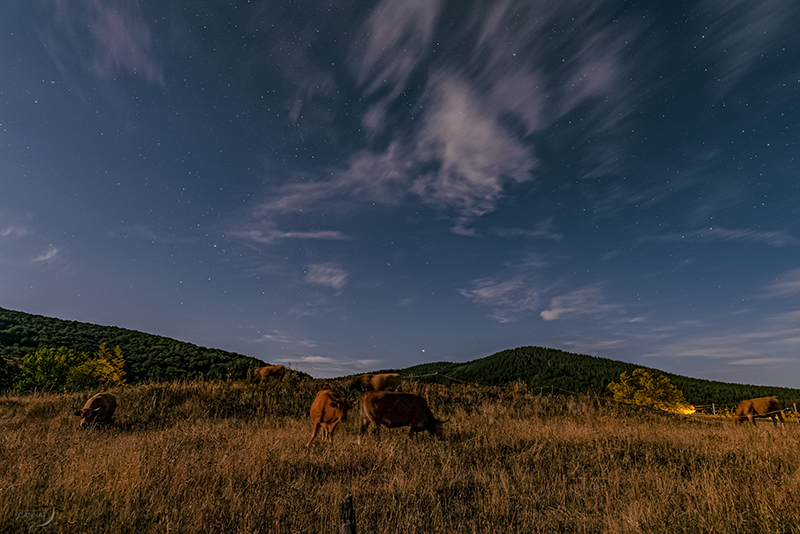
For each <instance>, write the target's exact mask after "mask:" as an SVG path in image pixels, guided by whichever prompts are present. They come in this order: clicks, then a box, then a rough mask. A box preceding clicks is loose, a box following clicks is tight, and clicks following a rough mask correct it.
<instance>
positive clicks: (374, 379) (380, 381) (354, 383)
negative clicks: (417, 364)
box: [347, 373, 400, 391]
mask: <svg viewBox="0 0 800 534" xmlns="http://www.w3.org/2000/svg"><path fill="white" fill-rule="evenodd" d="M347 387H348V389H357V390H359V391H389V390H393V391H398V390H399V389H400V375H399V374H398V373H383V374H365V375H359V376H356V377H353V378H352V379H351V380H350V381H349V382H348V383H347Z"/></svg>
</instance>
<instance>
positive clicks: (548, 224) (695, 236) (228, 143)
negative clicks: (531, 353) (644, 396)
mask: <svg viewBox="0 0 800 534" xmlns="http://www.w3.org/2000/svg"><path fill="white" fill-rule="evenodd" d="M799 27H800V3H798V2H796V1H795V0H770V1H769V2H752V1H749V0H725V1H719V0H700V1H687V2H669V3H665V2H650V1H647V2H645V1H626V2H621V1H602V2H600V1H597V2H585V1H576V0H567V1H563V2H551V1H538V0H531V1H518V0H517V1H511V0H501V1H492V2H468V1H462V0H458V1H443V0H382V1H374V2H363V1H359V2H351V1H347V0H344V1H342V0H337V1H335V2H334V1H330V2H325V1H314V2H291V3H290V2H274V1H258V0H252V1H245V0H239V1H237V2H233V3H230V4H229V3H225V2H220V1H213V2H211V1H198V0H193V1H191V2H189V1H184V0H175V1H172V2H156V1H150V0H48V1H43V0H42V1H34V0H32V1H30V2H4V3H2V4H0V49H1V50H2V54H0V73H2V76H0V185H1V186H2V187H1V188H0V306H2V307H6V308H11V309H15V310H21V311H25V312H29V313H37V314H42V315H47V316H54V317H60V318H64V319H73V320H79V321H88V322H92V323H98V324H105V325H116V326H121V327H125V328H132V329H136V330H141V331H145V332H150V333H155V334H160V335H164V336H168V337H173V338H177V339H181V340H185V341H190V342H192V343H196V344H199V345H204V346H210V347H216V348H221V349H226V350H232V351H237V352H241V353H244V354H248V355H251V356H255V357H258V358H261V359H263V360H265V361H268V362H271V363H288V364H290V365H291V366H292V367H294V368H297V369H300V370H303V371H306V372H308V373H311V374H312V375H315V376H319V377H325V376H339V375H343V374H349V373H354V372H359V371H366V370H374V369H379V368H390V367H407V366H409V365H414V364H417V363H422V362H430V361H441V360H448V361H466V360H472V359H475V358H479V357H482V356H485V355H488V354H492V353H494V352H496V351H499V350H503V349H506V348H513V347H516V346H521V345H540V346H547V347H553V348H559V349H563V350H567V351H571V352H579V353H585V354H591V355H596V356H603V357H608V358H613V359H619V360H624V361H628V362H633V363H637V364H641V365H646V366H651V367H656V368H659V369H662V370H666V371H670V372H675V373H680V374H684V375H689V376H695V377H701V378H708V379H716V380H725V381H734V382H745V383H757V384H769V385H781V386H792V387H798V384H800V176H799V174H800V173H799V172H798V169H799V168H800V167H799V166H798V153H800V144H799V143H798V140H799V139H800V107H798V106H799V103H800V32H798V31H797V28H799Z"/></svg>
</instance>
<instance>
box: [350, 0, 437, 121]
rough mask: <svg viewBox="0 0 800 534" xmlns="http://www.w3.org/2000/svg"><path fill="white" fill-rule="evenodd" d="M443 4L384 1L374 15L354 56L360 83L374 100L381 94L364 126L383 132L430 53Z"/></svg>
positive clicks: (427, 0) (432, 0)
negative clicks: (396, 103)
mask: <svg viewBox="0 0 800 534" xmlns="http://www.w3.org/2000/svg"><path fill="white" fill-rule="evenodd" d="M441 8H442V1H441V0H383V1H382V2H380V3H379V4H378V5H377V6H376V7H375V8H374V9H373V10H372V12H371V14H370V16H369V18H368V19H367V21H366V23H365V24H364V27H363V28H362V30H361V31H362V33H361V35H360V36H359V37H358V38H357V39H356V41H355V43H354V46H353V50H352V52H351V56H352V57H351V64H352V65H353V70H354V73H355V77H356V80H357V82H358V83H359V84H360V85H362V86H364V93H365V95H366V96H367V97H371V96H373V95H375V94H377V93H379V92H381V91H387V90H388V94H386V95H385V96H383V97H381V98H379V99H377V101H375V102H373V103H372V104H371V105H370V108H369V109H368V110H367V112H366V113H365V114H364V119H363V120H362V124H363V125H364V126H365V127H366V128H367V129H368V130H369V131H372V132H375V131H380V130H382V129H383V128H384V127H385V125H386V115H387V112H388V107H389V105H391V104H392V102H394V101H395V100H396V99H397V98H398V97H399V96H400V95H401V93H402V92H403V90H404V89H405V88H406V87H407V86H408V83H409V79H410V77H411V75H412V73H413V72H414V70H415V69H417V68H418V67H419V65H420V63H421V62H422V61H424V60H425V59H426V57H427V55H428V54H429V53H430V49H431V45H432V39H433V35H434V29H435V27H436V22H437V20H438V17H439V14H440V12H441Z"/></svg>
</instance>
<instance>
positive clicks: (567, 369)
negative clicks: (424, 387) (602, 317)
mask: <svg viewBox="0 0 800 534" xmlns="http://www.w3.org/2000/svg"><path fill="white" fill-rule="evenodd" d="M637 367H641V366H638V365H633V364H630V363H625V362H621V361H617V360H609V359H607V358H597V357H595V356H587V355H585V354H573V353H570V352H564V351H561V350H556V349H548V348H542V347H518V348H516V349H509V350H504V351H502V352H498V353H496V354H493V355H491V356H487V357H485V358H480V359H477V360H472V361H469V362H465V363H452V362H439V363H426V364H422V365H416V366H413V367H409V368H407V369H401V370H399V372H400V373H401V374H402V375H403V377H409V378H410V377H412V376H413V377H418V378H419V379H420V380H422V381H426V380H427V381H433V382H440V383H447V382H449V381H451V380H452V379H455V380H462V381H465V382H475V383H478V384H482V385H487V386H499V385H502V384H505V383H508V382H513V381H515V380H522V381H523V382H525V383H526V384H527V386H528V387H529V388H530V389H531V390H534V391H536V390H540V391H542V392H552V393H560V394H570V393H599V394H607V393H608V390H607V386H608V384H609V383H611V382H617V381H619V375H620V374H622V373H623V372H625V371H627V372H631V371H633V370H634V369H636V368H637ZM665 374H666V375H667V376H668V377H669V378H670V380H671V381H672V383H673V384H674V385H675V386H676V387H677V388H678V389H680V390H681V391H682V392H683V394H684V397H685V398H686V400H687V401H689V402H690V403H692V404H694V405H706V404H712V403H714V404H717V405H720V406H729V405H735V404H738V403H739V401H741V400H744V399H750V398H755V397H766V396H771V395H777V396H778V397H780V399H781V401H782V402H783V403H784V404H785V405H786V406H791V405H792V403H793V402H798V403H800V389H792V388H782V387H770V386H753V385H744V384H730V383H727V382H716V381H712V380H701V379H697V378H688V377H685V376H680V375H675V374H671V373H665Z"/></svg>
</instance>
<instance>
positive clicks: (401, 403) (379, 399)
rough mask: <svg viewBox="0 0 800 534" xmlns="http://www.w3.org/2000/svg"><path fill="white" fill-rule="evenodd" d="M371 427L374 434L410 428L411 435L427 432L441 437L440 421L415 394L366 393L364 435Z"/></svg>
mask: <svg viewBox="0 0 800 534" xmlns="http://www.w3.org/2000/svg"><path fill="white" fill-rule="evenodd" d="M370 425H371V426H372V428H373V430H374V432H375V434H378V433H379V431H380V427H381V425H383V426H385V427H386V428H396V427H399V426H408V427H410V428H409V430H408V435H409V436H413V435H414V433H415V432H422V431H423V430H427V431H428V432H430V433H431V434H434V435H435V434H438V433H439V431H440V430H441V421H439V420H438V419H436V418H435V417H434V416H433V413H431V410H430V408H429V407H428V402H427V401H426V400H425V399H424V398H423V397H420V396H419V395H414V394H413V393H400V392H396V391H367V392H366V393H364V395H363V396H362V397H361V432H360V434H359V437H358V440H359V442H361V435H363V434H364V432H365V431H366V429H367V426H370Z"/></svg>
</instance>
